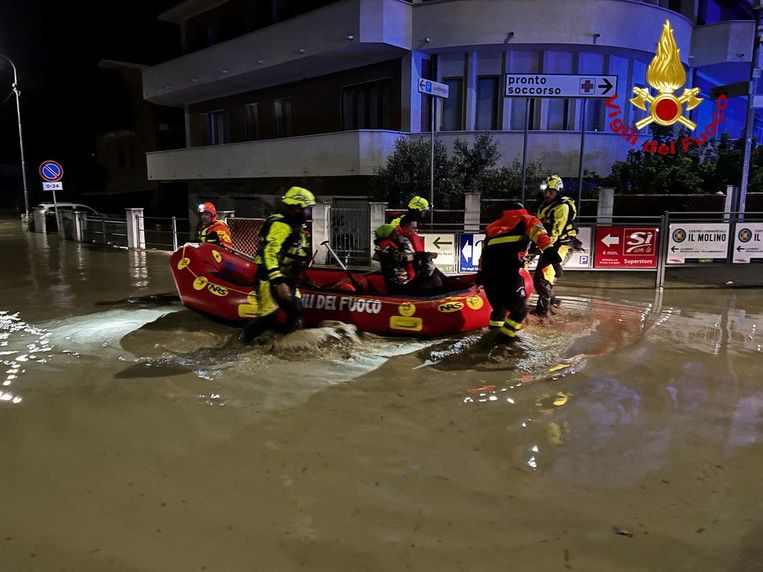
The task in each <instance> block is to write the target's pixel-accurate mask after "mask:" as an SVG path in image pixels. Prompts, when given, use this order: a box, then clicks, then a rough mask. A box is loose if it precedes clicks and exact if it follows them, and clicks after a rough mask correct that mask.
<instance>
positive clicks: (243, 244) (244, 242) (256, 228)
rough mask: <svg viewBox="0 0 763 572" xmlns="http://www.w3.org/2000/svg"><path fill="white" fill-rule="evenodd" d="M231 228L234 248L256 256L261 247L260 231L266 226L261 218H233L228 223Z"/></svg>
mask: <svg viewBox="0 0 763 572" xmlns="http://www.w3.org/2000/svg"><path fill="white" fill-rule="evenodd" d="M226 222H227V223H228V226H229V227H230V232H231V237H232V238H233V247H234V248H236V249H238V250H240V251H241V252H244V253H246V254H248V255H249V256H254V255H255V254H257V250H258V249H259V247H260V229H262V225H263V224H265V219H261V218H243V217H241V218H239V217H231V218H229V219H228V220H227V221H226Z"/></svg>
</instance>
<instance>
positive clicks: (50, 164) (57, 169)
mask: <svg viewBox="0 0 763 572" xmlns="http://www.w3.org/2000/svg"><path fill="white" fill-rule="evenodd" d="M63 176H64V168H63V167H62V166H61V165H60V164H59V163H56V162H55V161H43V162H42V164H41V165H40V177H42V178H43V179H44V180H46V181H51V182H55V181H60V180H61V179H62V178H63Z"/></svg>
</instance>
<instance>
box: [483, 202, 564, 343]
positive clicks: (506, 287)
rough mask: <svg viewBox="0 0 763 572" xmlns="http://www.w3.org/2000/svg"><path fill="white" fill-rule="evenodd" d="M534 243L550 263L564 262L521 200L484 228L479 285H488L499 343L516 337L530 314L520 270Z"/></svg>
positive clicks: (486, 292) (487, 289)
mask: <svg viewBox="0 0 763 572" xmlns="http://www.w3.org/2000/svg"><path fill="white" fill-rule="evenodd" d="M531 242H533V243H535V244H536V245H537V246H538V248H540V249H541V251H542V252H543V254H544V256H546V259H547V260H549V262H551V263H552V264H555V265H560V264H561V258H560V257H559V254H558V253H557V251H556V248H555V247H554V246H553V245H552V240H551V237H550V236H549V235H548V233H547V232H546V230H545V228H544V227H543V223H541V222H540V220H539V219H538V218H537V217H535V216H533V215H531V214H530V213H528V212H527V211H526V210H525V208H524V206H523V205H522V204H521V203H510V204H509V205H508V209H507V210H505V211H504V212H503V215H502V216H501V218H499V219H498V220H496V221H494V222H492V223H490V224H489V225H488V226H487V229H486V230H485V242H484V245H483V247H482V256H481V257H480V264H479V272H478V273H477V284H481V285H483V286H484V288H485V294H486V296H487V299H488V302H489V303H490V307H491V308H492V312H491V313H490V328H492V329H497V330H498V335H499V337H498V339H497V341H500V342H509V341H513V340H514V339H516V336H517V332H518V331H519V330H521V329H522V325H523V322H524V320H525V318H526V317H527V297H528V296H527V291H526V290H525V282H524V278H523V277H522V275H521V274H520V270H521V269H522V268H524V265H525V262H524V257H525V254H526V252H527V249H528V247H529V245H530V243H531ZM507 313H508V316H507Z"/></svg>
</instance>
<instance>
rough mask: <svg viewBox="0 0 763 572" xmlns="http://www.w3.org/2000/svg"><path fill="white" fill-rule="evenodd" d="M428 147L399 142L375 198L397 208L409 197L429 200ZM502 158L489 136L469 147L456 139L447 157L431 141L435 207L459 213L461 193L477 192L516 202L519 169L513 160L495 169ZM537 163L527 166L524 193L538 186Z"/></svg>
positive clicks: (379, 178) (421, 141)
mask: <svg viewBox="0 0 763 572" xmlns="http://www.w3.org/2000/svg"><path fill="white" fill-rule="evenodd" d="M430 153H431V151H430V143H429V140H428V139H425V138H423V137H421V138H419V139H416V140H411V139H408V138H404V137H403V138H400V139H398V140H397V142H396V143H395V150H394V151H393V152H392V154H391V155H390V156H389V157H388V158H387V163H386V165H385V166H384V167H382V168H381V169H379V170H378V171H377V172H376V175H377V176H376V177H375V181H374V185H373V195H372V196H373V198H374V199H376V200H382V201H387V202H388V203H389V204H390V206H392V207H401V206H403V205H404V204H405V202H407V201H408V199H409V198H410V197H411V196H413V195H420V196H423V197H429V161H430ZM500 160H501V153H500V151H499V150H498V144H497V143H496V141H495V140H494V139H493V138H492V137H491V136H490V135H489V134H479V135H477V136H476V137H475V139H474V142H473V143H472V144H471V145H470V144H469V143H468V142H467V141H462V140H460V139H456V141H455V142H454V144H453V153H452V154H451V155H450V156H448V154H447V152H446V149H445V145H444V144H443V143H442V142H441V141H439V140H437V139H436V140H435V182H434V186H435V204H436V207H438V208H451V209H461V208H463V206H464V193H475V192H480V193H482V196H483V197H484V198H511V197H515V198H516V197H519V196H520V195H521V192H522V164H521V163H520V162H519V161H518V160H517V159H515V160H514V161H513V162H512V163H511V164H510V165H499V161H500ZM541 177H542V174H541V164H540V162H539V161H535V162H530V163H528V166H527V188H528V189H536V188H537V187H538V184H539V183H540V179H541Z"/></svg>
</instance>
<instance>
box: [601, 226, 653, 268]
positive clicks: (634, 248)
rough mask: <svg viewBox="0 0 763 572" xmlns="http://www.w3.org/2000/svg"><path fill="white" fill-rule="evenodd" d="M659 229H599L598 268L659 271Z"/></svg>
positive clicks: (611, 227) (602, 227)
mask: <svg viewBox="0 0 763 572" xmlns="http://www.w3.org/2000/svg"><path fill="white" fill-rule="evenodd" d="M657 237H658V229H657V227H654V226H650V227H637V228H633V227H622V226H620V227H618V226H600V227H597V228H596V259H595V267H596V268H657V245H658V244H659V243H658V241H657Z"/></svg>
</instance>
